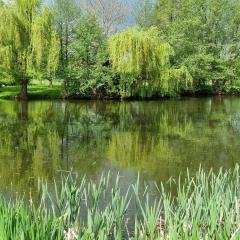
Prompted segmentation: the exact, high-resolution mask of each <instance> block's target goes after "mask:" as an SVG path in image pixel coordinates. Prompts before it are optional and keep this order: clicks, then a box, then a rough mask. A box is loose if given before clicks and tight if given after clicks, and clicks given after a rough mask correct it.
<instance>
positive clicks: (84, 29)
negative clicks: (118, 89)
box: [65, 15, 114, 97]
mask: <svg viewBox="0 0 240 240" xmlns="http://www.w3.org/2000/svg"><path fill="white" fill-rule="evenodd" d="M73 39H74V40H73V42H72V44H71V45H70V49H71V52H72V58H71V59H70V62H69V68H68V74H67V77H66V80H65V88H66V93H67V95H68V96H74V95H75V96H80V97H91V96H92V95H93V96H98V97H100V96H102V95H105V96H106V95H109V94H111V93H110V91H111V87H112V77H113V75H114V73H113V71H112V69H111V68H110V66H109V64H108V53H107V49H106V37H105V36H104V34H103V31H102V29H101V28H100V26H99V24H98V22H97V20H96V18H95V17H93V16H90V15H86V16H85V15H84V16H82V17H81V18H80V20H79V23H78V24H77V26H76V28H75V29H74V37H73Z"/></svg>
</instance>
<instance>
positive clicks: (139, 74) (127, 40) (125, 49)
mask: <svg viewBox="0 0 240 240" xmlns="http://www.w3.org/2000/svg"><path fill="white" fill-rule="evenodd" d="M109 51H110V58H111V61H112V65H113V67H114V68H115V69H116V70H117V71H118V72H119V73H120V74H121V75H122V82H123V85H124V87H123V88H124V89H125V93H123V95H125V96H132V95H133V94H137V95H140V96H142V97H148V96H152V95H166V94H171V95H173V94H176V93H177V92H178V90H179V89H180V85H181V82H180V81H182V80H184V81H185V85H186V84H187V82H188V81H191V77H190V75H189V73H188V72H187V69H186V68H185V67H181V68H180V69H172V68H171V66H170V57H171V56H172V55H174V51H173V48H172V47H171V46H170V45H169V44H168V43H163V42H162V41H161V40H160V36H159V31H158V30H157V28H156V27H151V28H149V29H148V30H141V31H138V30H137V29H136V28H129V29H127V30H125V31H123V32H121V33H118V34H116V35H114V36H113V37H112V38H111V39H110V40H109ZM127 79H128V80H127ZM133 88H134V89H133Z"/></svg>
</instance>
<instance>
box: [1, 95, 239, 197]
mask: <svg viewBox="0 0 240 240" xmlns="http://www.w3.org/2000/svg"><path fill="white" fill-rule="evenodd" d="M236 163H240V98H237V97H236V98H202V99H185V100H169V101H150V102H123V103H120V102H102V101H99V102H97V101H88V102H85V101H79V102H65V101H32V102H29V103H26V102H17V101H0V177H1V178H0V186H1V189H2V191H5V192H8V191H9V189H10V188H9V187H10V186H11V189H12V190H13V191H14V192H26V191H28V189H29V188H32V189H35V188H36V186H37V179H38V178H39V177H40V178H43V179H45V180H47V181H48V182H49V183H52V181H53V179H54V178H56V179H58V178H59V177H60V175H61V172H63V171H69V170H71V169H72V171H74V172H77V173H78V174H79V175H81V176H84V175H86V177H87V178H91V179H95V180H97V179H98V178H99V176H100V175H101V174H102V173H103V172H108V171H111V172H112V174H117V173H118V172H119V174H120V176H121V177H122V181H121V182H122V186H123V187H125V188H126V187H127V186H128V185H129V184H130V183H131V182H134V181H135V180H136V177H137V175H138V172H139V173H140V174H141V175H142V184H143V182H144V181H147V182H149V183H153V182H156V183H158V184H159V183H160V182H161V181H166V180H168V179H169V178H170V177H171V176H174V177H177V176H178V175H179V174H180V173H182V174H185V173H186V169H187V168H188V169H189V171H190V173H194V172H195V171H196V170H197V169H198V168H199V166H200V165H201V166H202V167H203V168H204V169H206V170H209V169H210V168H213V169H215V170H217V169H219V168H220V167H224V168H231V167H233V166H234V165H235V164H236Z"/></svg>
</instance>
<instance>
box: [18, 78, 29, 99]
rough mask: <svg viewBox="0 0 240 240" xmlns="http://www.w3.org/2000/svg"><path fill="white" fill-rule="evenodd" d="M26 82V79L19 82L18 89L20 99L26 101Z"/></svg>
mask: <svg viewBox="0 0 240 240" xmlns="http://www.w3.org/2000/svg"><path fill="white" fill-rule="evenodd" d="M27 86H28V83H27V81H26V80H23V81H22V82H21V89H20V100H24V101H27V100H28V89H27Z"/></svg>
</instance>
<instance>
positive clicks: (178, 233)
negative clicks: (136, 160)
mask: <svg viewBox="0 0 240 240" xmlns="http://www.w3.org/2000/svg"><path fill="white" fill-rule="evenodd" d="M112 180H113V178H112V177H110V176H105V177H102V178H101V180H100V181H99V183H98V184H95V183H94V182H86V181H85V180H84V179H83V180H78V179H77V178H76V177H75V176H74V175H71V176H68V177H65V178H63V179H62V183H61V184H56V186H55V193H54V194H53V193H52V192H51V194H49V191H48V188H47V185H46V184H43V183H42V182H40V184H39V204H38V205H36V204H34V203H33V202H34V201H33V200H32V199H31V198H30V199H29V203H30V204H29V203H26V201H24V200H22V199H19V198H18V199H17V200H13V201H10V202H9V201H7V200H5V199H4V198H3V197H1V198H0V239H2V240H10V239H11V240H15V239H24V240H28V239H29V240H30V239H31V240H35V239H37V240H42V239H57V240H58V239H59V240H60V239H64V240H67V239H68V240H74V239H83V240H90V239H92V240H95V239H99V240H108V239H109V240H110V239H116V240H120V239H131V240H138V239H139V240H140V239H144V240H158V239H164V240H165V239H169V240H170V239H171V240H173V239H176V240H177V239H183V240H185V239H186V240H187V239H196V240H199V239H229V240H236V239H240V184H239V183H240V182H239V181H240V176H239V167H238V166H236V168H235V169H234V170H232V171H226V172H224V171H219V173H217V174H214V173H213V172H210V173H208V174H205V173H204V171H202V170H199V172H198V173H197V174H196V176H195V177H194V178H192V177H190V176H189V177H187V178H185V180H183V181H182V182H180V180H179V181H176V182H174V181H170V183H168V184H170V187H171V186H172V187H176V188H177V193H176V195H175V196H173V195H171V194H169V192H167V191H166V189H165V188H164V187H163V186H162V187H161V189H158V191H159V195H158V196H156V197H155V200H154V199H153V196H150V194H149V192H148V189H147V188H146V190H145V191H144V190H143V191H140V190H139V189H140V188H139V179H138V180H136V183H135V184H133V185H132V186H130V187H129V190H128V191H127V192H125V193H123V192H122V191H121V188H120V185H121V180H120V178H118V177H117V178H116V181H115V187H110V182H112ZM173 185H175V186H173ZM150 199H151V200H150ZM130 208H134V209H133V212H134V216H133V217H130V216H129V215H128V213H129V211H128V210H129V209H130ZM131 226H132V227H131Z"/></svg>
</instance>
